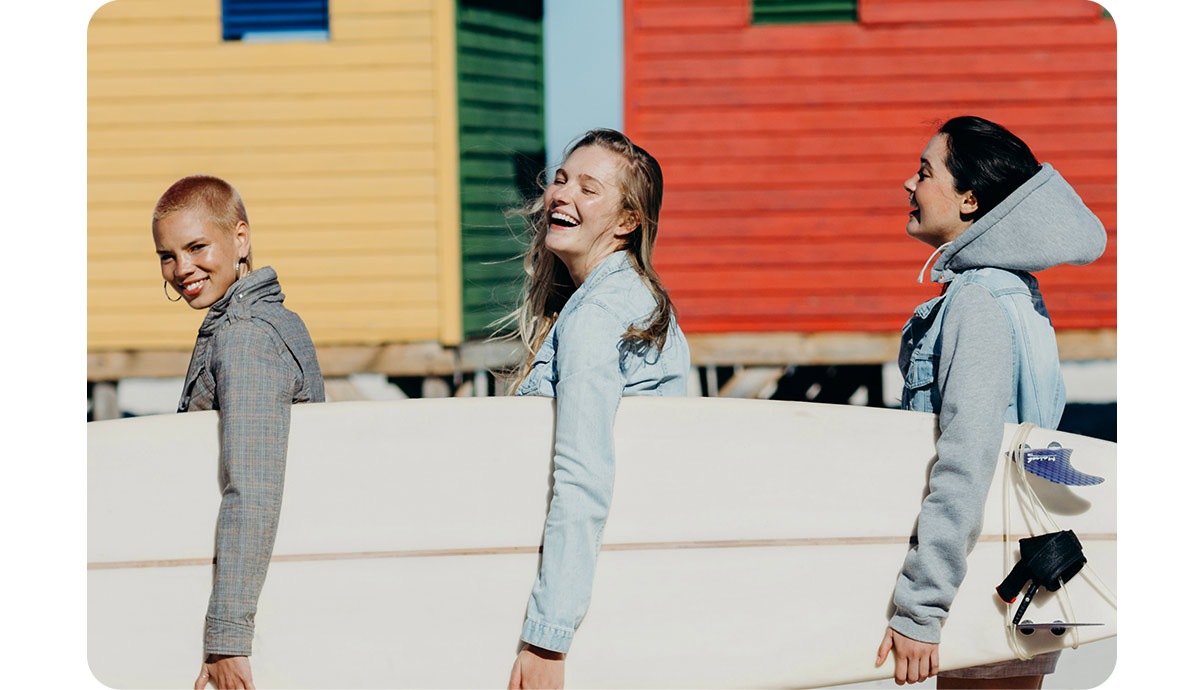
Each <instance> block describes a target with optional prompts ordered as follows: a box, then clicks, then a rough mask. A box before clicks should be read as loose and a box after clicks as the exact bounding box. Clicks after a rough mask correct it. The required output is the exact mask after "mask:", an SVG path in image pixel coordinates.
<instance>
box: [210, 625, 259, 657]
mask: <svg viewBox="0 0 1204 690" xmlns="http://www.w3.org/2000/svg"><path fill="white" fill-rule="evenodd" d="M254 636H255V628H254V627H253V626H248V625H240V624H238V623H232V622H230V621H224V620H220V619H218V618H212V617H209V616H206V617H205V654H206V655H208V654H228V655H231V656H251V638H253V637H254Z"/></svg>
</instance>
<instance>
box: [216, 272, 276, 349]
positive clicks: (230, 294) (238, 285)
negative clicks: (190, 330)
mask: <svg viewBox="0 0 1204 690" xmlns="http://www.w3.org/2000/svg"><path fill="white" fill-rule="evenodd" d="M261 301H267V302H283V301H284V293H283V292H281V291H280V281H279V280H277V278H276V271H275V269H273V268H272V267H271V266H264V267H263V268H260V269H256V270H254V271H252V272H250V273H248V274H247V275H245V276H243V277H242V278H241V279H240V280H238V281H235V283H234V284H233V285H231V286H230V288H229V289H227V290H226V294H224V295H222V298H221V299H219V300H218V301H216V302H214V303H213V304H212V305H211V306H210V307H209V312H208V313H207V314H205V320H204V321H202V322H201V328H200V331H199V333H200V335H209V334H211V333H213V331H214V329H216V328H217V324H218V322H219V321H221V320H222V319H223V318H224V317H225V316H226V315H227V314H230V315H244V314H245V313H246V312H247V310H248V309H249V308H250V305H251V304H254V303H256V302H261Z"/></svg>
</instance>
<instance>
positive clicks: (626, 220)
mask: <svg viewBox="0 0 1204 690" xmlns="http://www.w3.org/2000/svg"><path fill="white" fill-rule="evenodd" d="M638 227H640V218H639V216H637V215H636V213H635V211H626V212H624V213H623V220H622V221H620V222H619V228H618V230H616V231H615V235H618V236H620V237H621V236H623V235H630V234H631V233H632V232H634V231H635V229H636V228H638Z"/></svg>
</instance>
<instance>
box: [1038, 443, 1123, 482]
mask: <svg viewBox="0 0 1204 690" xmlns="http://www.w3.org/2000/svg"><path fill="white" fill-rule="evenodd" d="M1073 452H1074V451H1073V450H1071V449H1070V448H1063V447H1061V446H1057V445H1053V446H1050V447H1049V448H1027V449H1025V450H1023V451H1021V459H1022V460H1023V461H1024V469H1025V470H1027V471H1029V472H1031V473H1033V474H1035V475H1037V476H1038V477H1041V478H1042V479H1048V480H1049V481H1051V482H1054V483H1055V484H1066V485H1067V486H1092V485H1094V484H1099V483H1101V482H1103V481H1104V478H1103V477H1097V476H1095V475H1093V474H1087V473H1085V472H1080V471H1078V470H1076V469H1075V468H1074V466H1073V465H1071V464H1070V454H1071V453H1073Z"/></svg>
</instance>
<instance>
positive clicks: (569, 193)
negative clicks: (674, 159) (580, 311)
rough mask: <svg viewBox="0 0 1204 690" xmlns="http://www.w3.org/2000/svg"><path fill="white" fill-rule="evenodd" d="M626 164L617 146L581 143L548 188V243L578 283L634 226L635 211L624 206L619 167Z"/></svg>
mask: <svg viewBox="0 0 1204 690" xmlns="http://www.w3.org/2000/svg"><path fill="white" fill-rule="evenodd" d="M624 164H625V162H624V160H623V158H622V157H621V156H619V154H617V153H614V152H613V151H609V150H607V149H604V148H601V147H599V146H583V147H581V148H579V149H577V150H576V151H573V152H572V153H571V154H569V157H568V158H567V159H565V161H564V164H563V165H562V166H561V167H560V169H558V170H557V171H556V177H555V178H554V179H553V180H552V182H551V183H550V184H549V185H548V188H547V189H546V190H544V195H543V202H544V209H545V211H546V212H547V214H548V233H547V237H546V238H545V240H544V245H545V246H546V247H547V248H548V249H549V250H550V251H551V252H552V253H553V254H555V255H556V256H557V257H558V258H559V259H560V260H561V261H563V262H564V264H565V266H567V267H568V269H569V274H570V275H572V277H573V281H574V282H575V283H576V284H577V285H580V284H581V283H582V282H584V281H585V279H586V278H587V277H588V276H589V274H590V272H591V271H593V270H594V269H595V268H597V266H598V264H600V263H602V260H603V259H605V258H606V257H607V256H609V255H611V254H613V253H614V252H615V251H617V250H618V249H620V248H621V247H622V246H623V243H624V236H625V235H627V234H629V233H630V232H631V231H632V230H634V229H635V226H636V223H635V222H634V219H633V218H632V217H631V214H629V213H624V212H622V203H621V197H622V190H621V189H620V188H619V173H620V170H621V166H623V165H624Z"/></svg>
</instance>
